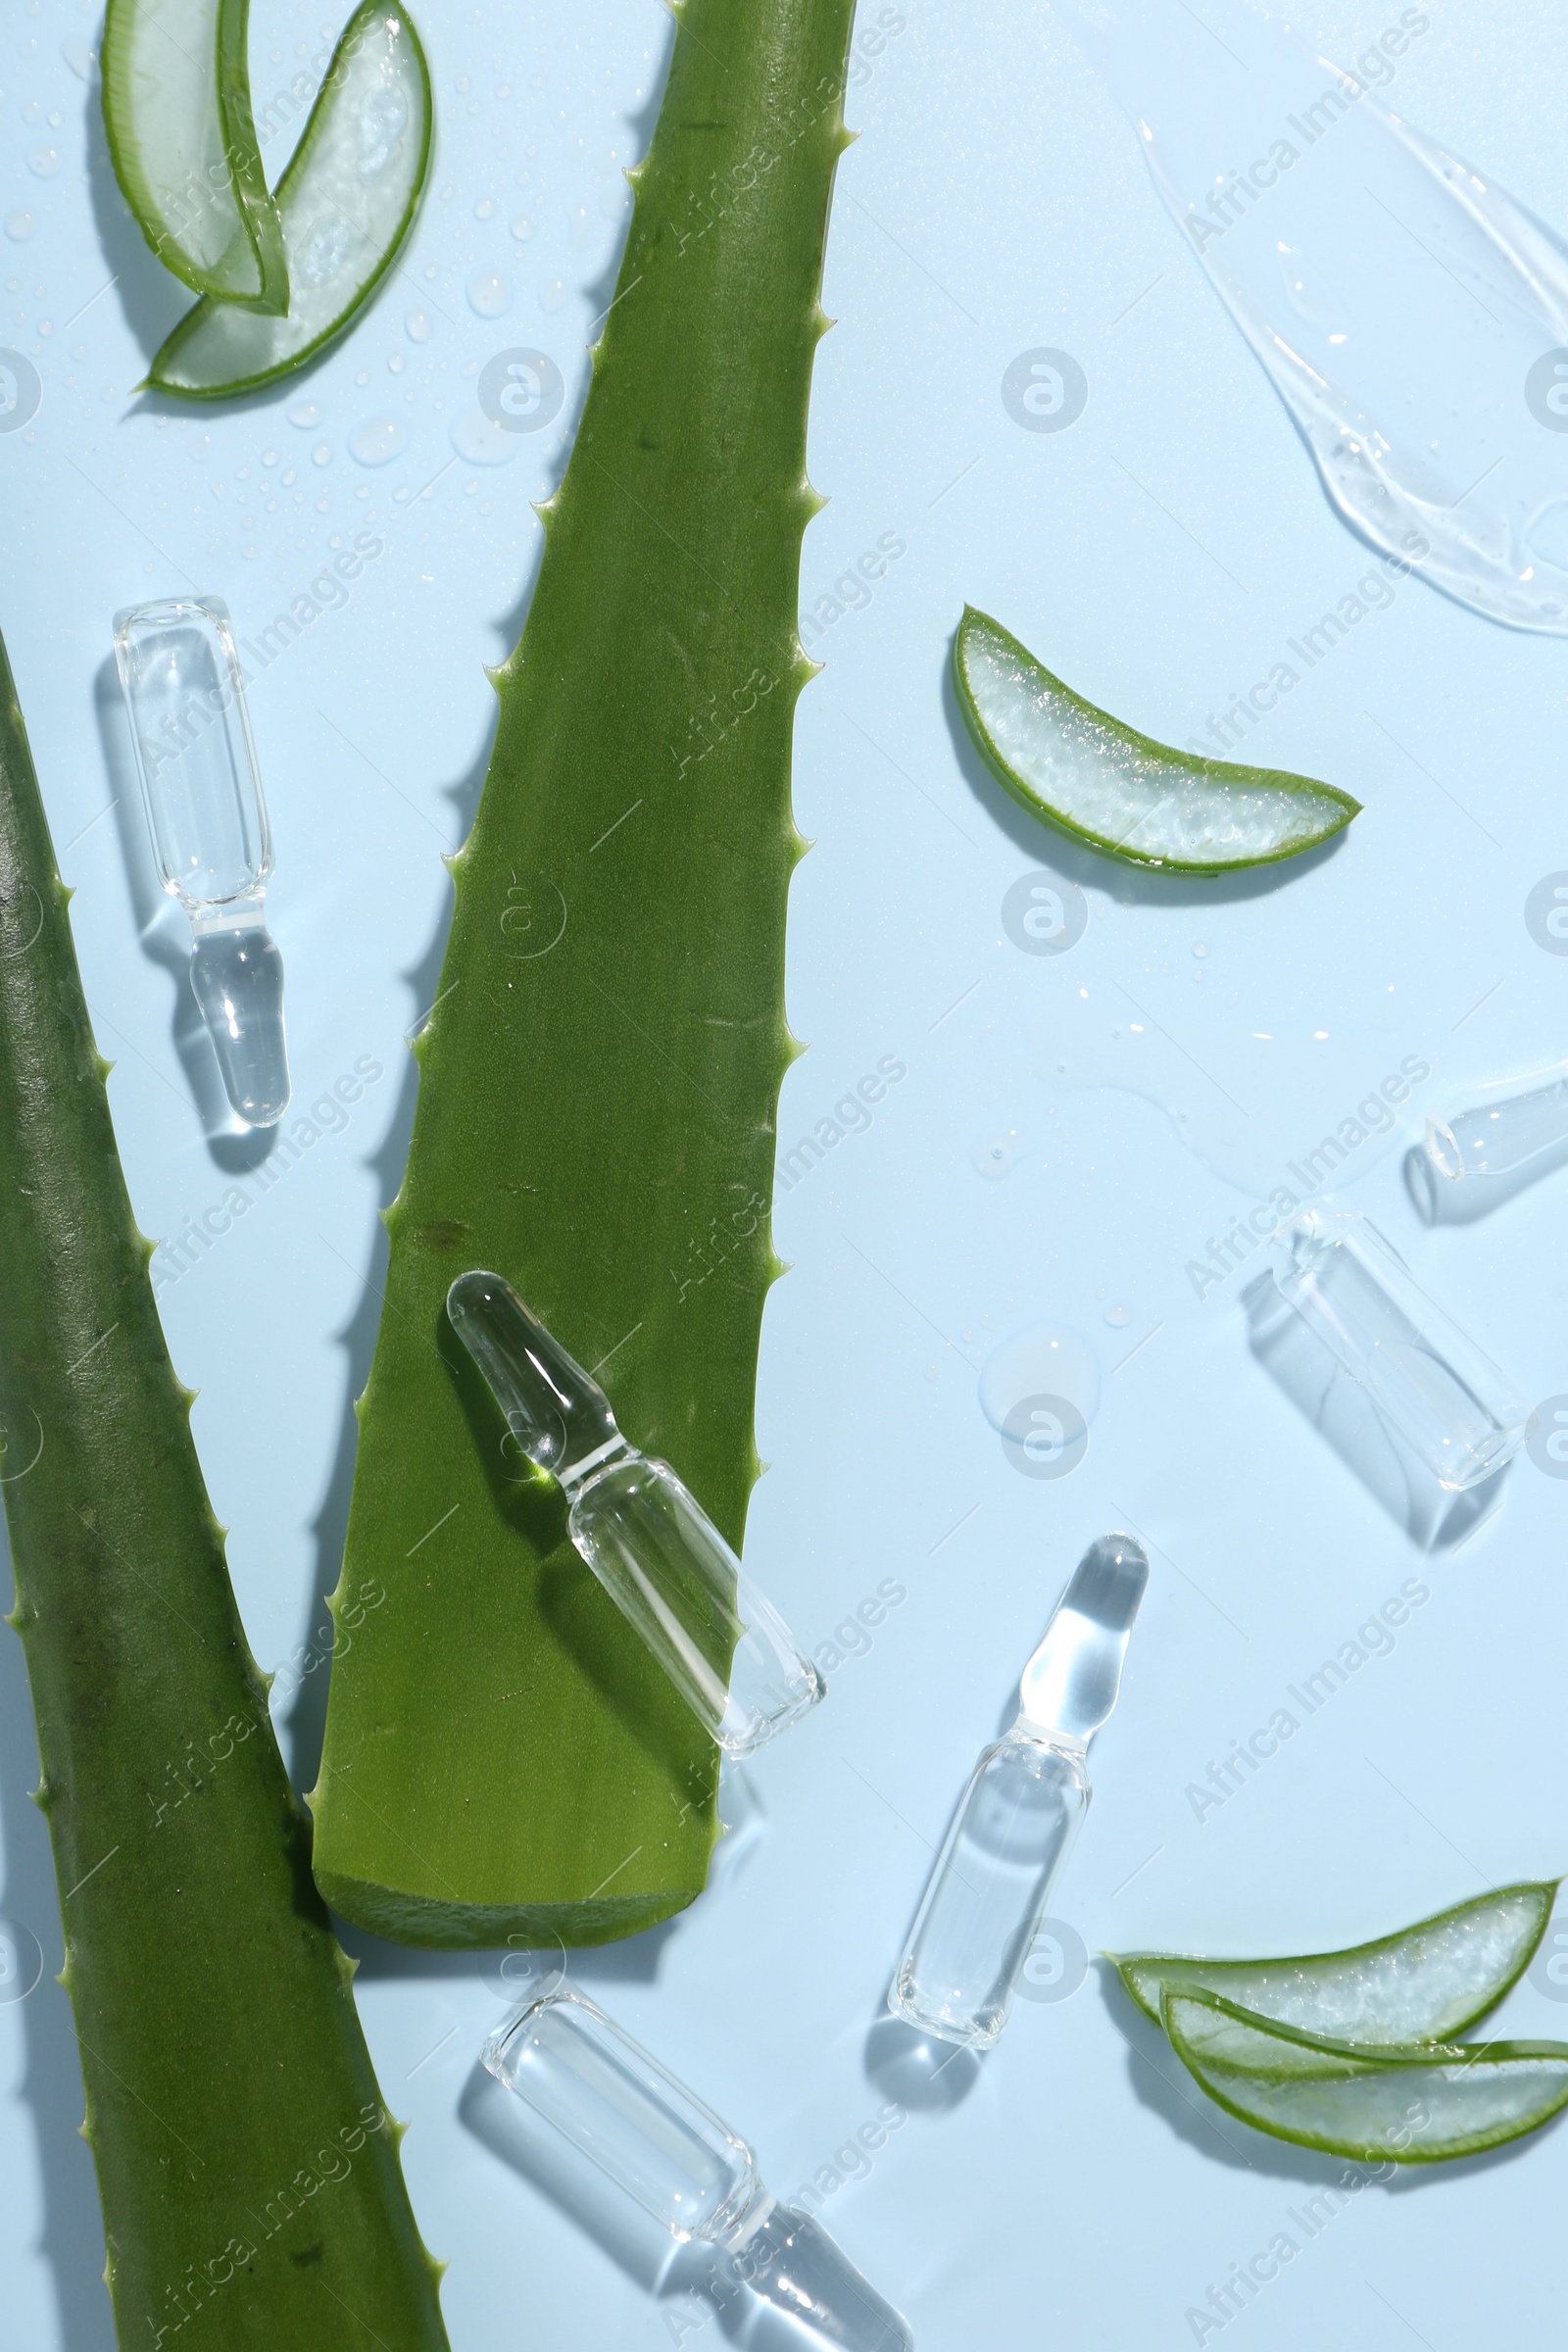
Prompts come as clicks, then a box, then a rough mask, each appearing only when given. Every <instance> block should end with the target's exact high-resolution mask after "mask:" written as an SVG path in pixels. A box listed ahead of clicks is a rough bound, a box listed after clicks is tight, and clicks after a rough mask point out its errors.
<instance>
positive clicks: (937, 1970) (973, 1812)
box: [888, 1535, 1149, 2049]
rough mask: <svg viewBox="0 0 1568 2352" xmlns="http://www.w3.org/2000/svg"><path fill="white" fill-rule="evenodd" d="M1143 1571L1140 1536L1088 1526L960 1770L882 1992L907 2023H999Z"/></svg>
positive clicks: (1061, 1852)
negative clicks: (987, 1731)
mask: <svg viewBox="0 0 1568 2352" xmlns="http://www.w3.org/2000/svg"><path fill="white" fill-rule="evenodd" d="M1148 1582H1149V1561H1148V1558H1147V1556H1146V1554H1145V1552H1144V1549H1143V1546H1142V1544H1135V1543H1134V1541H1133V1539H1132V1537H1131V1536H1123V1535H1109V1536H1101V1537H1100V1538H1099V1539H1098V1540H1097V1541H1096V1542H1095V1543H1093V1544H1091V1545H1090V1546H1089V1549H1088V1550H1087V1551H1086V1552H1085V1553H1084V1556H1083V1558H1082V1559H1081V1560H1080V1561H1079V1563H1078V1566H1077V1567H1076V1569H1075V1570H1074V1571H1073V1575H1072V1580H1071V1582H1070V1583H1069V1585H1068V1587H1067V1590H1066V1592H1065V1593H1063V1594H1062V1596H1061V1599H1060V1600H1059V1602H1058V1603H1057V1605H1056V1609H1055V1612H1054V1615H1053V1617H1052V1620H1051V1623H1050V1625H1049V1626H1048V1627H1047V1628H1046V1636H1045V1640H1044V1641H1043V1642H1041V1644H1040V1646H1039V1648H1038V1649H1037V1650H1036V1651H1035V1653H1034V1655H1033V1657H1032V1658H1031V1659H1030V1660H1029V1663H1028V1665H1027V1666H1026V1667H1025V1668H1024V1670H1023V1679H1022V1681H1021V1682H1020V1684H1019V1686H1018V1713H1017V1717H1016V1720H1015V1721H1014V1723H1013V1726H1012V1729H1011V1731H1009V1732H1008V1733H1007V1735H1006V1737H1005V1739H1002V1740H997V1741H995V1743H994V1744H993V1745H992V1746H990V1747H988V1748H987V1749H986V1750H985V1751H984V1753H983V1754H982V1755H981V1758H980V1761H979V1763H978V1764H977V1765H976V1766H975V1768H974V1771H973V1773H972V1775H971V1776H970V1780H969V1786H968V1787H967V1789H965V1790H964V1792H963V1796H962V1798H961V1800H960V1802H959V1805H958V1810H957V1812H956V1815H955V1816H954V1821H953V1827H952V1828H951V1829H950V1830H949V1832H948V1835H947V1838H946V1841H945V1842H944V1844H943V1847H942V1851H941V1853H940V1854H939V1855H938V1856H937V1862H936V1868H935V1869H934V1870H933V1871H932V1873H931V1878H930V1881H929V1883H928V1885H927V1887H926V1890H925V1894H924V1897H923V1898H922V1900H921V1904H920V1908H919V1910H918V1912H917V1913H916V1915H915V1921H914V1926H913V1927H912V1928H911V1929H910V1931H909V1940H908V1942H907V1944H906V1945H905V1947H904V1956H903V1958H902V1959H901V1960H900V1962H899V1965H898V1969H897V1972H896V1973H895V1976H894V1979H893V1984H892V1986H891V1988H890V1989H889V1992H888V2007H889V2008H890V2009H891V2010H892V2012H893V2014H894V2016H895V2017H902V2018H903V2019H904V2020H905V2022H906V2023H907V2024H908V2025H911V2026H914V2027H916V2028H918V2030H919V2031H920V2032H921V2033H924V2034H936V2035H937V2036H938V2037H939V2038H940V2039H941V2040H943V2041H956V2042H960V2043H967V2044H970V2045H972V2046H973V2047H975V2048H979V2049H985V2048H988V2047H989V2046H990V2044H991V2043H992V2042H994V2041H995V2040H996V2038H997V2036H998V2034H1000V2033H1001V2032H1002V2029H1003V2027H1004V2026H1005V2024H1006V2022H1007V2012H1008V2010H1009V2008H1010V2007H1011V2004H1012V1988H1013V1986H1014V1985H1016V1983H1017V1981H1018V1975H1019V1971H1020V1970H1021V1969H1022V1967H1023V1964H1024V1962H1025V1961H1026V1960H1027V1958H1028V1956H1029V1950H1030V1946H1031V1945H1032V1944H1033V1942H1034V1939H1035V1937H1036V1936H1037V1935H1038V1934H1039V1933H1040V1927H1041V1923H1042V1921H1043V1920H1044V1919H1045V1917H1046V1906H1047V1904H1048V1902H1049V1901H1050V1899H1051V1891H1052V1888H1053V1887H1054V1885H1055V1882H1056V1878H1057V1874H1058V1873H1059V1871H1060V1869H1061V1866H1062V1864H1063V1862H1064V1861H1065V1860H1066V1858H1067V1849H1068V1847H1069V1846H1070V1845H1071V1844H1072V1841H1073V1839H1074V1838H1075V1837H1076V1836H1077V1834H1078V1831H1079V1828H1080V1826H1081V1824H1082V1822H1083V1818H1084V1815H1085V1814H1086V1813H1087V1812H1088V1810H1089V1796H1090V1789H1089V1774H1088V1770H1087V1765H1086V1759H1087V1757H1088V1753H1089V1742H1090V1740H1092V1739H1093V1738H1094V1736H1095V1734H1096V1732H1098V1731H1099V1729H1100V1727H1101V1725H1102V1724H1103V1722H1104V1721H1105V1718H1106V1717H1107V1716H1108V1715H1109V1713H1110V1711H1111V1709H1112V1707H1114V1705H1115V1704H1116V1694H1117V1691H1119V1689H1120V1687H1121V1669H1122V1660H1123V1658H1124V1657H1125V1656H1126V1654H1127V1640H1128V1636H1129V1635H1130V1634H1131V1632H1132V1627H1133V1620H1134V1618H1135V1617H1136V1616H1137V1614H1138V1606H1139V1603H1140V1601H1141V1600H1142V1599H1143V1597H1144V1588H1145V1586H1146V1585H1147V1584H1148Z"/></svg>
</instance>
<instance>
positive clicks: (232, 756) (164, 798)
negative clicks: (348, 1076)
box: [114, 596, 289, 1127]
mask: <svg viewBox="0 0 1568 2352" xmlns="http://www.w3.org/2000/svg"><path fill="white" fill-rule="evenodd" d="M114 625H115V661H116V664H117V666H118V668H119V671H120V683H121V688H122V691H123V694H124V698H125V710H126V712H127V714H128V716H129V720H130V740H131V746H132V750H133V752H134V756H135V761H136V775H137V780H138V782H139V783H140V786H141V796H142V806H143V808H144V809H145V810H146V813H147V826H148V831H149V832H150V834H151V836H152V847H153V858H154V862H155V864H156V865H157V868H158V879H159V881H160V882H161V883H162V885H163V887H164V889H165V890H166V891H168V892H169V893H170V895H171V896H172V897H173V898H177V899H179V900H180V902H181V903H182V905H183V906H184V908H185V911H186V913H187V914H188V915H189V917H190V925H191V935H192V945H191V958H190V983H191V988H192V990H193V992H194V994H195V997H196V1002H197V1004H198V1005H200V1006H201V1010H202V1017H203V1019H204V1020H205V1021H206V1023H207V1030H208V1035H209V1036H210V1037H211V1039H212V1041H213V1050H214V1052H215V1053H216V1054H217V1056H218V1066H219V1071H220V1073H221V1077H222V1082H223V1092H224V1093H225V1094H226V1095H227V1097H228V1101H229V1104H230V1106H231V1108H232V1109H233V1111H234V1114H235V1116H236V1118H238V1119H240V1120H242V1121H243V1122H244V1124H245V1125H246V1126H247V1127H271V1126H275V1125H276V1123H277V1121H278V1120H279V1119H280V1118H281V1117H282V1115H283V1112H284V1111H285V1109H286V1108H287V1107H288V1098H289V1076H288V1049H287V1043H286V1040H285V1036H284V1029H283V959H282V957H281V956H279V954H278V952H277V949H276V948H275V947H274V946H273V944H272V939H271V936H270V933H269V931H268V928H267V916H266V896H267V878H268V876H269V874H270V872H271V870H272V840H271V833H270V828H269V825H268V820H267V803H266V801H265V799H264V797H263V793H262V779H261V774H260V771H259V769H258V767H257V764H256V747H255V745H254V744H253V742H252V741H251V728H250V716H249V713H248V712H247V711H246V708H245V681H244V675H243V673H242V671H241V669H240V664H239V657H238V654H237V653H236V651H235V646H234V635H233V630H232V628H231V627H230V625H229V616H228V608H227V606H226V605H225V604H224V603H223V602H222V600H221V598H220V597H216V596H197V597H170V598H167V599H166V600H164V601H163V602H162V603H159V604H151V605H136V606H131V607H128V608H127V609H126V610H125V611H124V612H122V613H116V615H115V624H114Z"/></svg>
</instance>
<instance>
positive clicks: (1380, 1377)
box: [1271, 1209, 1530, 1494]
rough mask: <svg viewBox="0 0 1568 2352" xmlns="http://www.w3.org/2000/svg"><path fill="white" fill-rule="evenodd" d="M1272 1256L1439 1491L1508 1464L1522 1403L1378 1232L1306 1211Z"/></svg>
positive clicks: (1522, 1427)
mask: <svg viewBox="0 0 1568 2352" xmlns="http://www.w3.org/2000/svg"><path fill="white" fill-rule="evenodd" d="M1271 1256H1272V1259H1273V1268H1274V1281H1275V1284H1276V1287H1277V1288H1278V1290H1279V1293H1280V1296H1281V1297H1282V1298H1283V1299H1285V1301H1286V1303H1287V1304H1288V1305H1290V1306H1293V1307H1295V1309H1296V1310H1297V1312H1298V1313H1299V1315H1300V1316H1301V1318H1302V1320H1303V1322H1305V1323H1306V1324H1307V1325H1308V1327H1309V1328H1310V1329H1311V1330H1312V1331H1313V1332H1314V1333H1315V1334H1316V1335H1317V1337H1318V1338H1319V1339H1320V1340H1321V1341H1322V1342H1323V1344H1324V1345H1325V1347H1327V1348H1329V1350H1330V1351H1331V1353H1332V1354H1333V1355H1334V1356H1335V1357H1336V1358H1337V1359H1338V1361H1339V1362H1340V1363H1341V1364H1342V1365H1343V1366H1344V1368H1345V1370H1346V1371H1347V1372H1348V1374H1349V1375H1350V1377H1351V1379H1352V1380H1354V1381H1356V1382H1358V1383H1359V1384H1360V1386H1361V1387H1362V1388H1363V1389H1365V1390H1366V1392H1367V1394H1368V1395H1369V1396H1370V1397H1371V1398H1372V1401H1373V1403H1374V1404H1375V1405H1376V1406H1377V1408H1378V1410H1379V1411H1380V1412H1381V1413H1383V1414H1384V1415H1385V1416H1386V1417H1387V1419H1388V1420H1389V1421H1390V1423H1391V1424H1392V1425H1393V1427H1394V1428H1395V1429H1397V1431H1398V1433H1399V1435H1400V1437H1402V1438H1403V1439H1404V1441H1405V1443H1406V1445H1408V1446H1409V1447H1410V1448H1411V1450H1412V1452H1413V1453H1414V1454H1415V1455H1416V1457H1417V1459H1418V1460H1419V1461H1421V1462H1423V1463H1424V1464H1425V1465H1426V1467H1427V1468H1428V1469H1429V1470H1430V1471H1431V1472H1432V1473H1433V1475H1434V1477H1436V1479H1437V1480H1438V1482H1439V1484H1440V1485H1441V1486H1443V1487H1445V1488H1446V1489H1448V1490H1450V1491H1452V1492H1456V1493H1461V1494H1462V1493H1464V1492H1465V1491H1467V1490H1468V1489H1469V1488H1471V1487H1475V1486H1478V1485H1480V1484H1481V1482H1482V1481H1483V1480H1485V1479H1488V1478H1490V1477H1492V1475H1493V1474H1494V1473H1495V1471H1497V1470H1500V1469H1501V1468H1502V1467H1503V1465H1504V1464H1505V1463H1507V1462H1509V1461H1511V1460H1512V1459H1513V1456H1514V1455H1515V1454H1516V1453H1517V1452H1518V1451H1519V1448H1520V1447H1521V1446H1523V1444H1524V1442H1525V1437H1526V1433H1527V1426H1528V1423H1529V1419H1530V1407H1529V1405H1528V1404H1527V1403H1526V1402H1525V1400H1524V1398H1523V1397H1521V1396H1520V1395H1519V1394H1518V1392H1517V1391H1516V1390H1515V1389H1514V1388H1513V1387H1512V1385H1511V1384H1510V1382H1509V1381H1507V1380H1506V1379H1505V1378H1504V1376H1503V1374H1502V1373H1501V1372H1499V1371H1498V1369H1497V1367H1496V1365H1495V1363H1494V1362H1493V1361H1492V1359H1491V1357H1490V1356H1488V1355H1486V1354H1485V1353H1483V1351H1482V1349H1481V1348H1478V1347H1477V1345H1476V1343H1475V1341H1474V1340H1472V1339H1471V1338H1470V1337H1469V1335H1468V1334H1467V1333H1466V1332H1463V1331H1461V1330H1460V1328H1459V1326H1458V1325H1457V1324H1456V1323H1455V1322H1454V1320H1453V1318H1452V1317H1451V1315H1449V1314H1447V1313H1446V1311H1445V1309H1444V1308H1443V1307H1441V1306H1439V1304H1438V1303H1437V1301H1436V1299H1431V1298H1429V1297H1428V1295H1427V1293H1426V1292H1425V1291H1424V1290H1422V1288H1421V1286H1420V1284H1419V1283H1418V1282H1417V1281H1416V1280H1415V1277H1414V1276H1413V1275H1412V1274H1411V1272H1410V1269H1409V1267H1408V1266H1407V1265H1406V1264H1405V1263H1404V1260H1403V1259H1402V1258H1401V1257H1400V1256H1399V1255H1398V1253H1397V1250H1394V1249H1393V1248H1392V1247H1391V1246H1390V1244H1389V1243H1388V1242H1387V1241H1385V1239H1384V1237H1383V1236H1382V1234H1381V1233H1379V1231H1378V1230H1377V1227H1376V1226H1375V1225H1372V1224H1370V1223H1369V1222H1368V1220H1367V1219H1366V1218H1365V1217H1363V1216H1361V1215H1359V1214H1358V1213H1357V1212H1355V1211H1353V1210H1339V1211H1331V1210H1328V1209H1309V1210H1307V1212H1306V1213H1305V1214H1304V1215H1303V1216H1300V1217H1299V1218H1297V1219H1295V1220H1294V1221H1293V1222H1292V1223H1291V1224H1290V1225H1288V1226H1286V1227H1285V1228H1284V1229H1283V1230H1282V1231H1281V1233H1280V1234H1279V1235H1278V1236H1277V1237H1276V1239H1275V1241H1274V1242H1273V1244H1272V1245H1271Z"/></svg>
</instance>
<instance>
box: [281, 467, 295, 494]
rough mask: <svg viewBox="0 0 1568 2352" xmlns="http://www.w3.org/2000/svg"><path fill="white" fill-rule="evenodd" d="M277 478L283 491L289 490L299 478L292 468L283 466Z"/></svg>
mask: <svg viewBox="0 0 1568 2352" xmlns="http://www.w3.org/2000/svg"><path fill="white" fill-rule="evenodd" d="M277 478H278V480H279V481H280V482H281V483H282V485H283V487H284V489H285V490H291V489H292V488H293V486H294V484H295V483H296V482H297V481H298V480H299V478H300V477H299V474H298V473H297V471H296V470H295V468H294V467H293V466H284V468H283V470H282V472H281V473H280V474H279V475H278V477H277Z"/></svg>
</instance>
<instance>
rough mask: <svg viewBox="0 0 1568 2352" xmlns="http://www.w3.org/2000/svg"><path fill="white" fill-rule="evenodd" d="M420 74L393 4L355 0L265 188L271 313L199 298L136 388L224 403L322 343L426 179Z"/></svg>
mask: <svg viewBox="0 0 1568 2352" xmlns="http://www.w3.org/2000/svg"><path fill="white" fill-rule="evenodd" d="M433 116H434V106H433V102H432V99H431V95H430V70H429V67H428V66H427V65H426V63H425V57H424V50H423V48H422V46H421V45H420V41H419V36H418V34H417V32H416V31H415V29H414V20H413V19H412V17H410V15H409V14H408V12H407V10H406V9H404V8H403V7H401V6H400V5H399V0H361V5H360V6H359V7H358V8H357V9H356V10H355V12H354V14H353V16H352V17H351V18H350V19H349V21H348V23H347V25H345V26H344V27H343V34H342V38H341V39H340V40H339V42H338V45H337V47H336V49H335V50H334V51H333V53H332V63H331V65H330V66H329V67H328V68H327V73H326V78H325V80H324V81H323V82H322V84H321V88H320V92H319V96H318V98H317V101H316V104H315V105H314V106H313V107H312V109H311V116H310V121H309V122H308V123H306V125H305V130H304V134H303V136H302V137H301V139H300V143H299V145H298V147H297V148H296V149H295V151H294V153H293V155H292V156H291V157H290V158H289V164H288V170H287V171H286V172H284V174H283V176H282V178H281V179H280V180H279V182H278V186H277V214H278V220H279V221H280V223H281V229H282V238H283V246H284V250H285V252H286V255H287V261H288V302H287V306H286V309H285V310H284V311H283V315H282V316H263V314H262V313H261V312H260V311H259V310H257V309H254V308H253V309H248V310H247V309H243V308H241V307H240V306H239V305H238V304H236V303H232V302H221V301H215V300H214V299H213V298H211V297H210V296H204V298H203V299H202V300H201V301H200V302H198V303H197V304H196V305H195V306H194V307H193V308H192V309H191V310H188V311H187V312H186V313H185V316H184V318H183V319H180V320H179V321H178V322H177V324H176V325H175V326H174V328H173V329H172V332H171V333H170V334H169V335H168V336H167V338H166V339H165V341H164V342H163V343H162V344H161V345H160V347H159V349H158V351H157V352H156V353H155V354H154V357H153V364H152V366H151V367H150V368H148V370H147V382H148V383H149V384H151V385H153V386H154V387H155V388H156V389H157V390H158V391H160V392H172V393H177V394H178V395H179V396H180V397H181V398H183V399H186V400H229V399H232V398H234V397H235V396H236V395H237V394H239V393H241V392H254V391H256V390H257V389H258V388H259V386H261V385H263V384H270V383H275V382H276V381H277V380H278V379H279V378H280V377H282V376H285V375H292V374H293V373H294V371H295V369H296V368H303V367H304V366H305V364H306V362H307V361H308V360H312V359H315V358H316V356H317V355H318V354H319V352H322V351H324V350H325V349H326V347H327V346H328V344H330V343H334V342H336V340H337V338H338V336H339V335H341V334H343V333H344V332H345V331H346V330H347V329H348V328H349V327H350V326H351V325H352V324H353V322H354V320H355V319H357V318H358V317H359V315H360V313H361V311H362V310H363V309H364V308H365V306H366V304H367V303H368V301H369V299H370V297H371V295H372V294H373V293H374V291H375V289H376V287H377V286H378V285H379V284H380V283H381V280H382V279H383V277H385V275H386V273H387V271H388V270H390V269H391V267H392V265H393V263H394V262H395V261H396V260H397V257H398V254H399V252H400V251H401V249H402V247H403V244H404V242H405V240H406V239H407V237H408V234H409V231H410V230H411V228H412V227H413V226H414V221H415V217H416V215H417V212H418V209H419V200H420V198H421V196H422V195H423V193H424V183H425V180H426V179H427V178H428V176H429V171H430V150H431V125H432V121H433Z"/></svg>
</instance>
